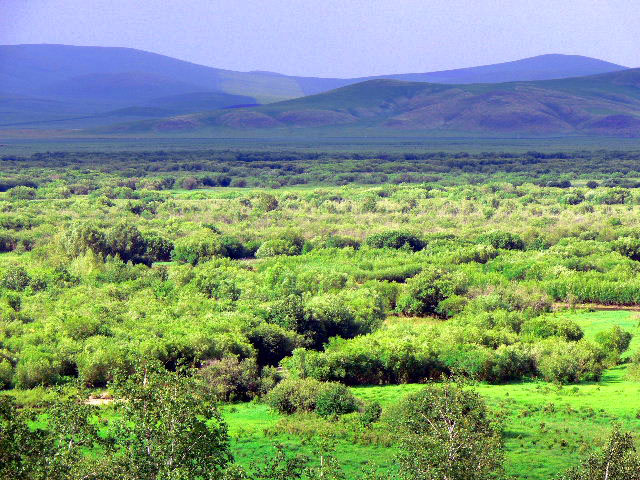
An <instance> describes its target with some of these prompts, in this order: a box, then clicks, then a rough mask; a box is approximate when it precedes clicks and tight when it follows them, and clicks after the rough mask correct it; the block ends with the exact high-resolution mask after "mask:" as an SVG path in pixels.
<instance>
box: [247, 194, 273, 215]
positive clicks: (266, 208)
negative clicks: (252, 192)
mask: <svg viewBox="0 0 640 480" xmlns="http://www.w3.org/2000/svg"><path fill="white" fill-rule="evenodd" d="M253 205H254V206H255V208H256V210H259V211H262V212H270V211H272V210H275V209H277V208H278V206H279V204H278V199H277V198H276V197H274V196H273V195H271V194H270V193H261V194H260V195H258V196H257V197H256V198H255V199H254V200H253Z"/></svg>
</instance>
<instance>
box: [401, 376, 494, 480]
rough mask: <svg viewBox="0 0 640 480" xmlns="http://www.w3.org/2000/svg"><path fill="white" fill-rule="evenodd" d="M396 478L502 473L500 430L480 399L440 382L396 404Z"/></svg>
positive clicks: (453, 479) (436, 479)
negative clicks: (397, 456)
mask: <svg viewBox="0 0 640 480" xmlns="http://www.w3.org/2000/svg"><path fill="white" fill-rule="evenodd" d="M393 423H394V424H395V425H396V429H397V430H398V434H399V438H400V444H401V446H400V456H399V459H400V478H403V479H412V480H422V479H433V480H481V479H493V478H496V476H497V474H498V472H500V470H501V469H502V462H503V456H502V449H501V438H500V429H499V427H498V426H497V425H494V422H493V421H492V419H491V416H490V414H489V411H488V409H487V407H486V405H485V403H484V401H483V400H482V398H481V397H480V396H479V395H478V394H476V393H474V392H471V391H469V390H465V389H463V388H460V387H457V386H455V385H453V384H450V383H446V384H444V385H442V386H427V387H425V388H424V389H423V390H421V391H420V392H418V393H415V394H412V395H410V396H409V397H407V398H406V399H405V400H403V401H402V402H400V403H399V405H398V406H397V407H396V411H395V412H394V419H393Z"/></svg>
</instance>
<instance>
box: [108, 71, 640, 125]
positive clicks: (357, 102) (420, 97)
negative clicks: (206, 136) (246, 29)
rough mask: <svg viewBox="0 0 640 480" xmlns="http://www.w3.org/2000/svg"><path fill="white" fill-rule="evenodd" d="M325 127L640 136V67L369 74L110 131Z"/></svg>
mask: <svg viewBox="0 0 640 480" xmlns="http://www.w3.org/2000/svg"><path fill="white" fill-rule="evenodd" d="M323 127H332V128H349V129H352V130H353V129H356V130H357V129H360V130H363V129H365V128H375V129H378V130H379V131H398V130H410V131H421V132H424V133H433V132H460V131H464V132H472V133H478V134H484V133H501V134H533V135H549V134H553V135H556V134H560V135H576V134H578V135H614V136H640V69H630V70H624V71H620V72H614V73H608V74H599V75H593V76H588V77H578V78H570V79H562V80H544V81H534V82H507V83H502V84H470V85H447V84H432V83H421V82H403V81H400V80H387V79H376V80H367V81H365V82H361V83H358V84H354V85H348V86H346V87H341V88H338V89H335V90H331V91H329V92H325V93H321V94H316V95H312V96H308V97H303V98H299V99H293V100H287V101H283V102H277V103H272V104H268V105H263V106H260V107H255V108H247V109H238V110H236V111H234V112H221V111H211V112H202V113H196V114H190V115H181V116H178V117H173V118H167V119H162V120H158V121H156V122H155V123H154V122H152V123H145V124H144V125H142V124H138V125H136V124H129V125H119V126H114V127H111V129H110V130H103V131H111V132H112V133H115V132H127V131H129V132H131V131H159V132H164V133H167V132H171V131H185V130H193V131H198V130H206V129H218V130H220V129H235V130H245V131H252V130H253V131H255V130H265V129H273V130H276V129H292V128H293V129H299V130H304V129H307V130H310V131H311V130H313V129H318V128H323Z"/></svg>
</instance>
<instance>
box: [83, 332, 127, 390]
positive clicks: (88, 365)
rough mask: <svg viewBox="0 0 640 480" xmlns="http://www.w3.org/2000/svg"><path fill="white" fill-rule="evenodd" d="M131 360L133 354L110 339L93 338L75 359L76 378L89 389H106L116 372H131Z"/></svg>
mask: <svg viewBox="0 0 640 480" xmlns="http://www.w3.org/2000/svg"><path fill="white" fill-rule="evenodd" d="M133 358H135V354H133V353H129V352H128V351H127V349H126V348H125V347H124V346H122V345H118V344H117V343H116V342H114V341H113V339H112V338H111V337H106V336H101V335H96V336H93V337H91V338H89V339H88V340H87V342H86V343H85V346H84V350H83V351H82V352H80V353H79V354H78V355H77V357H76V362H77V365H78V378H79V379H80V381H81V382H82V383H83V385H85V386H87V387H89V388H100V387H106V386H107V384H108V383H109V382H110V381H111V380H113V376H114V374H115V373H116V372H118V371H120V372H126V371H131V370H132V364H133Z"/></svg>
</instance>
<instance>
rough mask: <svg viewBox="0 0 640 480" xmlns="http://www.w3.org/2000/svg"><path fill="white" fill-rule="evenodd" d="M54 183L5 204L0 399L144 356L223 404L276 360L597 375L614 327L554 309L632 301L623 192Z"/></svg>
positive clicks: (630, 225)
mask: <svg viewBox="0 0 640 480" xmlns="http://www.w3.org/2000/svg"><path fill="white" fill-rule="evenodd" d="M85 174H86V173H85ZM86 175H89V176H90V177H92V178H95V179H97V180H98V181H103V180H104V181H107V182H108V181H109V180H108V177H106V178H105V179H103V177H102V176H100V175H98V174H95V175H91V174H86ZM7 181H8V180H7ZM56 182H57V184H56V185H58V190H52V189H51V185H49V186H42V187H39V188H37V189H34V188H33V187H30V186H24V187H23V186H20V187H14V188H12V189H9V190H8V191H7V192H6V193H4V194H3V195H4V197H3V198H2V199H1V201H0V210H1V211H2V212H1V213H0V224H1V225H3V227H4V229H3V230H2V232H0V239H2V242H0V243H1V244H2V247H3V249H4V250H5V251H6V253H5V254H4V255H3V256H2V257H1V258H0V289H1V290H2V294H1V296H0V310H1V315H2V316H1V318H2V320H1V322H0V356H1V357H2V360H1V361H0V382H1V383H2V385H3V386H4V388H11V387H17V388H31V387H34V386H38V385H45V386H50V385H57V384H64V383H66V382H68V381H69V380H71V379H73V378H79V379H80V380H81V382H82V383H83V384H85V385H86V386H90V387H101V386H104V385H106V384H107V383H108V382H109V380H110V378H111V377H112V372H113V370H114V369H115V368H126V367H127V366H128V365H130V364H131V363H132V361H133V360H134V359H136V358H138V357H140V356H143V357H145V358H149V359H155V360H158V361H160V362H162V363H163V364H164V365H165V366H166V367H167V368H169V369H175V368H176V366H178V365H180V364H193V365H198V366H205V365H207V366H208V367H207V368H209V369H212V368H215V369H216V372H219V373H218V374H217V376H218V377H220V378H229V383H230V384H231V385H226V384H225V385H219V386H218V387H217V388H218V390H219V392H218V393H217V394H216V395H218V396H219V397H220V398H223V399H247V398H253V397H255V396H257V395H260V394H261V392H264V388H263V387H260V385H261V384H262V383H263V380H262V379H261V377H262V375H263V371H264V370H265V368H267V367H269V368H271V367H277V366H278V365H280V364H282V365H283V366H285V367H286V368H287V370H288V371H289V373H290V374H291V375H293V376H296V377H300V378H314V379H317V380H321V381H340V382H344V383H347V384H350V385H361V384H372V383H373V384H379V383H382V384H385V383H398V382H419V381H423V380H426V379H429V378H437V377H439V376H440V375H441V374H443V373H444V374H452V373H453V374H462V375H466V376H469V377H472V378H475V379H479V380H486V381H490V382H505V381H510V380H514V379H519V378H524V377H540V378H544V379H547V380H550V381H557V382H562V383H567V382H577V381H583V380H597V379H598V378H599V377H600V375H601V373H602V371H603V369H604V368H606V367H607V366H608V365H611V364H612V363H615V362H617V361H619V358H620V355H621V354H622V353H623V352H624V350H626V348H627V347H628V338H626V336H625V332H610V334H609V335H608V336H606V338H605V337H603V338H600V339H598V341H596V342H593V341H588V340H584V339H583V338H582V332H581V331H580V329H579V327H577V326H576V325H571V324H568V323H567V322H566V321H564V320H561V319H559V318H557V317H555V316H554V315H552V314H550V313H549V312H550V310H551V306H552V303H553V302H564V303H566V304H569V305H571V304H579V303H590V302H592V303H601V304H607V305H634V304H637V303H640V283H639V282H638V280H637V278H638V273H639V272H640V263H639V262H638V260H637V259H638V258H640V257H639V256H638V255H640V254H638V251H640V246H639V245H640V224H638V223H637V222H636V220H635V219H636V216H634V212H635V211H636V210H637V209H638V208H640V207H639V206H638V204H639V203H640V197H638V196H636V194H635V192H634V191H633V190H625V189H622V188H620V187H611V188H610V187H595V188H591V189H581V190H578V189H574V190H572V191H573V192H574V193H576V194H580V195H584V200H583V201H581V202H575V201H573V200H572V201H566V195H567V191H566V189H562V188H558V187H540V186H537V185H533V184H523V185H514V184H512V183H488V184H481V185H466V186H454V187H446V188H445V187H435V188H434V187H431V186H426V185H400V186H389V185H387V186H384V187H341V188H323V189H292V190H281V191H270V192H265V191H259V192H258V191H254V190H247V191H242V190H237V189H236V190H228V191H227V190H225V189H223V188H220V189H218V190H215V191H211V190H197V191H194V192H190V193H178V192H157V191H150V190H144V189H139V188H138V185H137V184H135V182H133V183H131V182H129V183H127V182H124V183H123V184H122V185H120V186H115V185H113V186H109V187H107V186H103V187H101V188H99V189H98V190H95V191H92V192H90V193H88V194H86V195H85V194H69V195H67V194H65V193H64V191H66V190H65V188H70V186H69V185H66V186H65V181H64V180H62V179H61V180H56ZM16 189H17V190H16ZM27 189H30V190H28V192H27ZM45 192H46V194H45ZM85 193H86V192H85ZM43 197H46V198H43ZM614 197H615V198H614ZM372 198H373V199H375V207H373V208H368V207H367V208H364V209H363V208H362V206H363V205H365V204H368V203H370V200H371V199H372ZM618 200H620V201H618ZM132 202H136V203H135V204H134V203H132ZM585 205H588V206H589V207H590V208H585ZM389 315H399V316H401V317H408V318H413V317H430V318H432V319H434V320H433V321H432V322H430V323H428V324H422V323H420V322H417V323H415V324H414V321H413V320H407V321H405V322H399V323H393V324H388V323H385V319H386V318H387V317H388V316H389ZM436 319H437V320H436ZM233 362H236V363H235V364H234V363H233ZM242 362H253V363H252V365H254V367H252V368H242V369H239V368H238V367H237V365H240V364H242V365H248V364H245V363H242ZM240 370H241V371H242V372H249V373H247V375H249V376H250V377H251V378H250V379H245V380H243V381H240V380H237V379H236V378H235V377H237V376H238V375H236V374H233V372H234V371H240ZM236 380H237V381H236ZM234 382H235V383H238V385H233V384H234ZM243 382H244V384H242V383H243ZM268 382H272V380H269V381H268ZM268 382H267V383H268ZM223 383H224V382H223ZM272 383H273V382H272Z"/></svg>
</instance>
